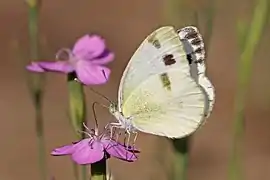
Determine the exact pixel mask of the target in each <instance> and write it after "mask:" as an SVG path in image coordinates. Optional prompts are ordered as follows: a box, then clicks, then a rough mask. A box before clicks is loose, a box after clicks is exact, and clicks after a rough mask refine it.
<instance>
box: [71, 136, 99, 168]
mask: <svg viewBox="0 0 270 180" xmlns="http://www.w3.org/2000/svg"><path fill="white" fill-rule="evenodd" d="M103 157H104V148H103V146H102V144H101V143H100V142H99V141H93V143H92V145H90V140H89V139H84V140H82V141H80V142H79V143H77V144H76V145H75V147H74V153H73V154H72V159H73V161H75V162H76V163H78V164H81V165H83V164H91V163H95V162H98V161H100V160H101V159H102V158H103Z"/></svg>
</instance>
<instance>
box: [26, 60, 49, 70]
mask: <svg viewBox="0 0 270 180" xmlns="http://www.w3.org/2000/svg"><path fill="white" fill-rule="evenodd" d="M26 69H27V70H28V71H34V72H45V70H44V69H42V68H41V67H40V66H39V65H38V63H36V62H32V63H31V64H29V65H27V66H26Z"/></svg>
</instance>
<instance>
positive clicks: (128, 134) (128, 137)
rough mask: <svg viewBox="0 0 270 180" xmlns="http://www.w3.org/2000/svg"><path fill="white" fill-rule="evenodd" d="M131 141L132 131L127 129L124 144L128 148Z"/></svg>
mask: <svg viewBox="0 0 270 180" xmlns="http://www.w3.org/2000/svg"><path fill="white" fill-rule="evenodd" d="M126 135H127V140H126ZM129 141H130V131H129V130H126V131H125V140H124V146H126V147H127V148H128V147H129Z"/></svg>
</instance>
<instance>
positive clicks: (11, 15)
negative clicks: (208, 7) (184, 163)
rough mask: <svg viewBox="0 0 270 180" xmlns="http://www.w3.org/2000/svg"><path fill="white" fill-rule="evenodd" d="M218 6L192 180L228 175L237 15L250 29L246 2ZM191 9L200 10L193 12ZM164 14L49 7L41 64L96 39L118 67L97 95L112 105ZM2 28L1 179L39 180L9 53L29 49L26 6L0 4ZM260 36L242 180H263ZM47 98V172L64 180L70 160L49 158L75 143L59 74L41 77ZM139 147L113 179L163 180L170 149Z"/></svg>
mask: <svg viewBox="0 0 270 180" xmlns="http://www.w3.org/2000/svg"><path fill="white" fill-rule="evenodd" d="M193 2H196V1H193ZM217 2H218V3H217V6H216V10H217V15H216V17H215V20H214V29H213V36H212V40H211V46H210V47H209V53H208V59H207V63H208V72H207V73H208V76H209V77H210V79H211V80H212V82H213V84H214V86H215V88H216V96H217V97H216V104H215V107H214V110H213V113H212V115H211V117H210V118H209V120H208V123H206V125H205V126H204V127H203V128H202V129H200V130H199V131H198V132H197V133H196V134H195V136H194V143H193V145H192V152H191V161H190V168H189V173H188V175H189V179H190V180H197V179H200V180H225V179H226V177H227V176H226V175H227V172H228V170H227V164H228V157H229V156H228V155H229V151H230V147H231V146H230V145H231V140H232V135H231V134H232V115H233V114H232V111H233V95H234V90H235V75H236V60H237V59H238V53H237V51H238V50H237V44H236V41H235V39H236V35H235V19H236V17H237V16H238V15H240V14H241V15H242V16H243V17H245V18H246V19H247V21H248V20H249V19H248V17H249V16H250V12H251V9H252V3H251V1H247V0H241V1H231V0H230V1H221V0H220V1H217ZM202 4H203V3H202ZM193 5H194V7H195V8H196V7H197V8H200V4H199V5H198V4H195V3H193ZM163 6H164V4H162V0H148V1H144V0H136V1H131V0H128V1H127V0H114V1H108V0H107V1H105V0H99V1H97V0H46V1H44V2H43V6H42V11H41V32H42V37H46V41H47V45H48V48H47V53H46V54H44V55H43V56H42V58H53V57H54V53H55V52H56V51H57V50H58V49H59V48H61V47H70V46H71V45H72V43H73V42H74V41H75V40H76V39H77V38H78V37H80V36H82V35H83V34H85V33H95V32H97V33H99V34H100V35H102V36H103V37H105V38H106V40H107V43H108V46H109V47H110V48H111V49H112V50H113V51H114V52H115V53H116V60H115V61H114V62H113V63H111V64H110V65H109V66H110V67H111V68H112V76H111V79H110V81H109V83H108V84H106V85H104V86H99V87H96V89H98V90H99V91H100V92H102V93H103V94H105V95H107V96H108V97H110V98H111V99H114V100H115V99H116V95H117V89H118V83H119V80H120V76H121V74H122V71H123V69H124V67H125V65H126V63H127V62H128V60H129V58H130V56H131V55H132V53H133V52H134V51H135V49H136V48H137V46H138V45H139V44H140V42H141V41H142V40H143V39H144V38H145V36H146V35H147V34H149V33H150V32H151V31H152V30H154V29H155V28H157V27H159V26H161V25H165V24H166V21H165V20H164V18H163V17H162V16H163V14H164V13H163ZM0 23H1V29H0V54H1V66H0V82H1V88H0V114H1V120H0V122H1V125H0V132H1V136H0V142H1V148H0V179H1V180H18V179H19V180H36V179H38V168H37V152H36V151H37V148H36V138H35V131H34V108H33V106H32V102H31V101H30V98H29V93H28V89H27V86H26V83H25V77H24V68H23V67H22V65H21V62H20V60H19V59H17V58H16V52H15V50H14V44H16V42H17V43H18V41H19V43H20V45H21V46H22V47H23V48H24V49H27V38H28V36H27V8H26V6H25V4H24V2H23V1H22V0H1V1H0ZM268 24H269V23H268ZM268 28H269V25H268ZM268 28H267V29H268ZM266 32H267V31H265V33H264V34H263V39H262V41H261V43H260V44H259V46H258V51H257V54H256V58H255V59H254V66H253V69H254V74H253V78H252V83H251V86H250V89H249V96H248V102H249V103H248V106H247V111H246V136H245V151H244V152H243V153H244V158H245V159H244V164H245V166H244V168H245V176H246V177H247V178H246V179H247V180H257V179H269V178H270V140H269V136H270V132H269V131H268V130H269V128H270V119H269V117H270V112H269V110H270V108H269V107H270V96H269V95H270V81H269V78H268V77H269V75H270V73H269V71H268V69H269V67H270V62H269V56H270V51H269V50H267V49H268V48H267V47H268V43H269V37H270V34H269V33H266ZM45 90H46V93H45V102H44V103H45V104H44V115H45V116H44V118H45V133H46V143H47V150H46V151H47V154H48V155H47V162H48V166H49V171H50V174H51V175H54V176H55V177H56V179H58V180H60V179H65V180H71V179H72V166H71V164H70V160H69V158H68V157H51V156H50V155H49V152H50V150H51V149H52V148H53V147H55V146H59V145H62V144H65V143H69V142H71V141H72V140H74V138H73V137H74V136H73V133H72V130H71V129H70V126H69V122H68V120H67V108H68V105H67V88H66V82H65V76H64V75H58V74H48V75H47V86H46V89H45ZM87 94H88V102H89V104H90V102H91V101H93V98H92V97H93V95H92V94H91V91H89V90H87ZM89 109H90V108H89ZM98 113H99V119H104V120H105V121H107V120H108V121H109V120H110V119H109V118H111V116H109V114H108V113H107V112H106V111H105V110H103V112H102V111H99V112H98ZM90 115H91V111H89V119H91V118H92V117H91V116H90ZM137 145H138V146H139V147H140V149H141V150H142V154H141V156H140V159H139V160H138V162H136V163H133V164H127V163H124V162H122V161H118V160H115V159H111V160H110V164H111V165H112V171H113V173H114V176H115V178H116V179H119V180H124V179H129V180H138V179H141V180H148V179H156V180H163V179H166V173H165V170H164V168H163V164H161V163H159V159H162V158H163V159H165V161H167V158H169V157H170V151H169V150H168V151H167V150H166V149H169V148H170V147H169V144H168V143H166V141H165V140H164V139H162V138H158V137H153V136H151V135H144V134H142V135H140V136H139V139H138V142H137ZM164 149H165V150H164Z"/></svg>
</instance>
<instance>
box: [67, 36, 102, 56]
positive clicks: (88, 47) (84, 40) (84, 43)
mask: <svg viewBox="0 0 270 180" xmlns="http://www.w3.org/2000/svg"><path fill="white" fill-rule="evenodd" d="M105 47H106V46H105V42H104V40H103V39H102V38H101V37H100V36H98V35H92V36H89V35H84V36H83V37H81V38H80V39H78V40H77V42H76V44H75V45H74V47H73V50H72V52H73V54H74V55H75V56H77V57H78V58H80V59H83V60H91V59H93V58H95V57H97V56H99V55H101V54H102V53H103V52H104V50H105Z"/></svg>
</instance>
